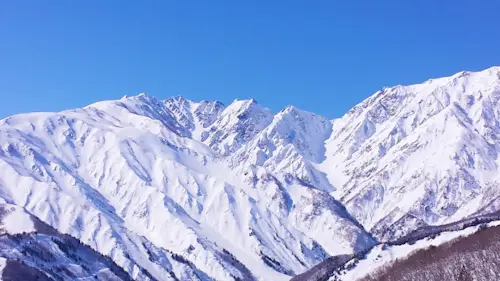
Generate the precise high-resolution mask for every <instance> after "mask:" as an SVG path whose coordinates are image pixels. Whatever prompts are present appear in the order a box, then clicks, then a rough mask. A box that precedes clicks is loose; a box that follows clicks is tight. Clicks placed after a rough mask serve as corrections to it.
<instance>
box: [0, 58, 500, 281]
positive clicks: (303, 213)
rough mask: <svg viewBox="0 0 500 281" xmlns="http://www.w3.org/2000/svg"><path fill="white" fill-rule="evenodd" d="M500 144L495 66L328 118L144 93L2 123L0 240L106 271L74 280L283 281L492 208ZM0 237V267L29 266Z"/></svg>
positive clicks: (387, 91)
mask: <svg viewBox="0 0 500 281" xmlns="http://www.w3.org/2000/svg"><path fill="white" fill-rule="evenodd" d="M499 137H500V67H492V68H489V69H486V70H483V71H480V72H460V73H457V74H455V75H453V76H450V77H444V78H438V79H431V80H428V81H425V82H424V83H421V84H418V85H410V86H401V85H398V86H395V87H387V88H384V89H382V90H380V91H378V92H376V93H375V94H373V95H372V96H370V97H369V98H368V99H366V100H365V101H363V102H361V103H360V104H358V105H357V106H355V107H354V108H353V109H351V110H350V111H349V112H347V113H346V114H345V115H344V116H342V117H341V118H338V119H334V120H328V119H326V118H324V117H322V116H319V115H316V114H314V113H310V112H305V111H303V110H300V109H298V108H295V107H293V106H289V107H286V108H285V109H283V110H282V111H280V112H278V113H273V112H272V111H271V110H269V109H267V108H265V107H264V106H262V105H260V104H259V103H258V102H256V101H255V100H235V101H234V102H232V103H231V104H229V105H227V106H225V105H223V104H222V103H220V102H217V101H199V102H197V101H190V100H187V99H185V98H183V97H173V98H169V99H166V100H159V99H156V98H154V97H152V96H149V95H147V94H140V95H137V96H130V97H129V96H125V97H123V98H122V99H120V100H111V101H102V102H98V103H95V104H91V105H88V106H86V107H84V108H80V109H73V110H67V111H62V112H58V113H27V114H20V115H14V116H10V117H7V118H5V119H2V120H0V203H1V204H3V205H5V206H8V208H9V209H10V208H11V209H12V212H13V214H8V215H5V216H2V225H3V228H2V229H3V230H2V231H3V234H2V235H7V236H8V235H15V234H19V233H21V234H23V235H25V236H26V237H24V238H23V239H26V241H28V240H30V239H31V240H33V241H42V242H43V241H44V240H47V241H48V240H50V239H51V236H53V237H56V238H52V240H51V241H58V242H59V243H60V240H61V239H63V238H60V237H64V239H69V240H71V239H74V240H75V241H80V242H78V243H82V244H84V245H87V246H89V247H90V248H91V249H90V248H85V249H86V251H87V252H85V253H83V254H82V255H93V256H99V258H95V259H96V260H99V261H100V262H96V263H95V264H91V265H88V264H85V265H84V266H85V267H86V268H87V269H85V268H84V269H82V268H80V267H81V266H80V267H78V266H77V265H75V266H74V267H75V270H74V271H73V272H72V273H71V274H81V276H80V277H81V278H84V277H85V276H87V275H88V274H91V275H92V274H101V275H102V276H104V277H102V278H103V279H102V280H113V279H112V278H118V279H117V280H120V279H121V280H126V278H130V279H133V280H201V281H207V280H221V281H226V280H227V281H232V280H261V281H279V280H290V279H291V278H292V277H293V276H295V275H297V274H300V273H302V272H305V271H307V270H308V269H310V268H312V267H313V266H315V265H317V264H319V263H321V262H322V261H325V260H326V259H327V258H328V257H330V256H343V255H353V254H355V253H360V252H364V251H367V250H369V249H371V248H372V247H374V246H375V248H374V249H375V250H378V248H377V247H379V246H376V245H378V244H379V243H384V242H388V241H395V240H397V239H400V238H402V237H405V236H407V235H409V234H411V233H414V231H416V230H419V229H423V228H426V227H427V228H429V227H431V226H433V225H444V224H450V223H454V222H457V221H460V220H464V219H467V218H470V217H473V216H484V215H487V214H490V213H494V212H496V211H498V210H500V201H499V200H498V198H499V196H500V186H499V182H500V173H499V172H500V169H499V164H500V159H499V156H498V154H499V153H500V140H499ZM3 208H7V207H3ZM12 216H16V217H15V218H12ZM33 221H39V222H38V223H35V224H38V225H41V224H43V225H45V227H43V228H44V229H47V228H50V229H51V231H50V233H46V232H44V231H40V230H39V229H38V228H37V227H35V226H34V224H33ZM21 222H24V223H21ZM2 239H3V238H2ZM5 239H7V238H5ZM9 239H10V238H9ZM9 239H7V240H6V242H4V241H0V243H3V245H2V247H3V248H4V249H0V258H1V259H2V260H1V264H2V266H4V268H7V266H5V264H6V263H7V262H6V260H7V261H9V260H10V261H12V260H14V258H18V259H21V260H23V259H24V260H23V262H24V263H26V264H30V265H31V266H32V267H33V263H34V261H33V260H34V259H33V258H30V257H31V256H29V255H24V256H23V255H21V256H19V255H18V254H17V256H16V252H15V251H14V252H12V251H10V250H8V249H5V248H6V247H7V248H9V247H11V246H12V245H17V246H16V247H18V246H19V245H21V244H23V243H24V241H25V240H21V241H18V240H19V239H18V240H12V241H11V240H9ZM13 241H14V242H13ZM16 241H17V242H16ZM72 241H73V240H72ZM75 241H73V242H72V243H76V242H75ZM58 242H51V243H55V244H57V243H58ZM16 243H17V244H16ZM35 244H36V243H35ZM6 245H11V246H6ZM84 245H78V247H85V246H84ZM12 247H14V246H12ZM75 247H76V246H75ZM395 247H396V246H395ZM400 247H404V246H400ZM51 249H52V251H49V252H51V253H53V255H55V256H56V257H59V256H60V257H61V258H60V261H59V262H60V263H66V264H74V263H75V262H74V259H73V260H71V259H70V258H68V255H63V254H62V253H60V252H57V251H56V250H57V249H55V248H51ZM375 250H373V251H375ZM380 251H381V250H380ZM373 253H375V252H373ZM377 253H378V252H377ZM405 253H406V252H405ZM56 254H60V255H59V256H57V255H56ZM69 257H71V256H69ZM106 257H109V259H108V258H106ZM368 260H370V259H368ZM364 262H366V260H365V261H364ZM7 264H8V263H7ZM37 264H42V265H43V266H38V267H37V270H38V271H39V272H43V274H45V275H46V277H47V278H52V279H54V280H57V276H62V277H61V278H63V280H65V278H66V279H67V278H68V277H67V276H68V275H64V274H69V273H54V272H55V271H49V270H48V268H51V269H52V268H53V265H52V264H51V263H49V265H50V266H48V265H46V264H47V262H42V261H38V262H37ZM116 266H118V267H119V269H117V268H116ZM77 267H78V268H77ZM89 268H90V269H89ZM121 269H123V270H121ZM51 272H52V273H51ZM58 274H59V275H58ZM61 274H62V275H61ZM86 274H87V275H86ZM109 276H111V277H109ZM124 276H126V277H124ZM356 277H361V276H356ZM106 278H108V279H106ZM352 278H354V277H352ZM47 280H51V279H47ZM346 280H347V279H346Z"/></svg>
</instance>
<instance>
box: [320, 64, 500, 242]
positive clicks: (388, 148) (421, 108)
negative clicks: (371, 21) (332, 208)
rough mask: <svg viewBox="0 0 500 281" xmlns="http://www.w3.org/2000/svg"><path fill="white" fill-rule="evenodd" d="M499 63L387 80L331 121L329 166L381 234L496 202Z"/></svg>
mask: <svg viewBox="0 0 500 281" xmlns="http://www.w3.org/2000/svg"><path fill="white" fill-rule="evenodd" d="M499 100H500V68H498V67H493V68H490V69H487V70H484V71H481V72H476V73H471V72H460V73H457V74H455V75H453V76H451V77H446V78H440V79H431V80H428V81H426V82H425V83H423V84H419V85H412V86H396V87H392V88H384V89H383V90H381V91H379V92H377V93H376V94H375V95H373V96H371V97H370V98H368V99H367V100H365V101H364V102H362V103H361V104H359V105H357V106H356V107H354V108H353V109H352V110H351V111H349V112H348V113H347V114H346V115H345V116H344V117H342V118H340V119H338V120H336V121H335V123H334V129H333V131H334V133H333V134H332V136H331V138H330V139H329V140H328V142H327V144H326V150H327V152H326V154H327V160H326V161H325V162H324V163H323V165H322V168H323V171H325V173H327V174H328V176H329V179H330V182H331V183H332V184H333V185H334V186H335V187H336V188H337V190H336V191H335V192H334V195H335V197H336V198H338V199H339V200H340V201H341V202H342V203H343V204H345V206H346V207H347V209H348V210H349V212H350V213H351V214H352V215H353V216H354V217H355V218H356V219H357V220H358V221H359V222H360V223H361V224H362V225H363V226H364V227H365V228H366V229H368V230H371V231H372V233H374V235H376V236H377V237H378V238H380V239H382V240H387V239H390V238H395V237H398V236H400V235H403V234H405V233H407V232H408V231H411V230H412V229H415V228H416V227H418V226H422V225H426V224H441V223H445V222H451V221H454V220H458V219H461V218H463V217H466V216H469V215H471V214H474V213H476V212H483V211H493V210H496V209H498V200H496V199H497V198H498V196H499V194H500V188H499V181H498V175H499V173H498V163H499V162H498V151H499V148H500V146H499V145H500V143H499V142H498V134H499V132H500V123H499V120H500V103H499Z"/></svg>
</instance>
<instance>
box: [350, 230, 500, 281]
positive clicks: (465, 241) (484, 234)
mask: <svg viewBox="0 0 500 281" xmlns="http://www.w3.org/2000/svg"><path fill="white" fill-rule="evenodd" d="M441 280H449V281H492V280H500V226H496V227H490V228H485V229H481V230H480V231H478V232H477V233H475V234H472V235H470V236H468V237H461V238H457V239H455V240H452V241H450V242H447V243H445V244H443V245H440V246H437V247H436V246H433V247H430V248H427V249H421V250H418V251H416V252H414V253H413V254H410V255H409V256H407V257H405V258H402V259H398V260H396V261H394V262H392V263H390V264H388V265H386V266H384V267H382V268H379V269H378V270H376V271H375V272H373V273H371V274H370V275H368V276H366V277H364V278H362V279H360V280H359V281H441Z"/></svg>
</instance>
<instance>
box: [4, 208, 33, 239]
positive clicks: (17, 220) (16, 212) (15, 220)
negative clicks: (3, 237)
mask: <svg viewBox="0 0 500 281" xmlns="http://www.w3.org/2000/svg"><path fill="white" fill-rule="evenodd" d="M2 207H3V208H4V209H5V212H6V214H5V215H4V217H3V218H2V222H1V226H0V228H2V229H3V231H5V232H7V233H9V234H18V233H23V232H25V233H29V232H33V231H35V227H34V225H33V221H32V220H31V217H30V215H29V214H27V213H26V212H25V211H24V210H23V209H22V208H20V207H18V206H14V205H7V204H4V205H3V206H2Z"/></svg>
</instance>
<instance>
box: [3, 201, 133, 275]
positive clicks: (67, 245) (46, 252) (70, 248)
mask: <svg viewBox="0 0 500 281" xmlns="http://www.w3.org/2000/svg"><path fill="white" fill-rule="evenodd" d="M0 222H1V225H2V228H1V231H0V256H1V258H0V265H1V266H0V280H25V281H31V280H33V281H34V280H77V279H78V280H87V279H92V280H103V281H104V280H132V278H131V277H130V276H129V275H128V274H127V273H126V272H125V271H124V270H123V269H122V268H120V267H119V266H117V265H116V264H115V263H113V261H112V260H111V259H110V258H109V257H104V256H102V255H100V254H99V253H97V252H95V251H93V250H92V249H91V248H90V247H88V246H85V245H83V244H82V243H81V242H80V241H78V240H77V239H75V238H73V237H71V236H69V235H63V234H61V233H59V232H57V231H56V230H55V229H53V228H52V227H50V226H48V225H47V224H45V223H43V222H42V221H40V220H39V219H38V218H36V217H33V216H32V215H31V214H28V213H27V212H26V211H25V210H24V209H23V208H21V207H19V206H16V205H10V204H5V203H1V204H0Z"/></svg>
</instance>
